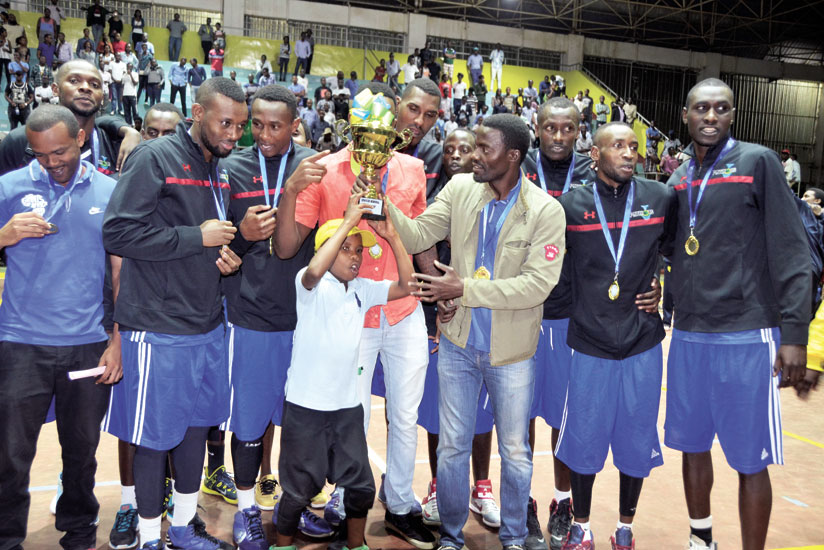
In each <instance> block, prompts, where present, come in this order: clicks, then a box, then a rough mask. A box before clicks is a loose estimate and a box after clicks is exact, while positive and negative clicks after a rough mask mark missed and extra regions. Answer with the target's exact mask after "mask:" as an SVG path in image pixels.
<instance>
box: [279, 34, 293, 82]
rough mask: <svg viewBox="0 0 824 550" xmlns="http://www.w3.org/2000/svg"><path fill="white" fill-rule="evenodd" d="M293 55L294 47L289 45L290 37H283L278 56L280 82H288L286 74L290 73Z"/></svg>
mask: <svg viewBox="0 0 824 550" xmlns="http://www.w3.org/2000/svg"><path fill="white" fill-rule="evenodd" d="M291 55H292V46H291V45H290V44H289V35H288V34H287V35H285V36H284V37H283V43H282V44H281V45H280V53H279V54H278V81H280V82H286V73H287V72H288V71H289V56H291Z"/></svg>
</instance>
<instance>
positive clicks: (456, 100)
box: [444, 73, 466, 139]
mask: <svg viewBox="0 0 824 550" xmlns="http://www.w3.org/2000/svg"><path fill="white" fill-rule="evenodd" d="M463 76H464V75H463V73H458V82H456V83H455V84H453V85H452V112H453V113H457V112H458V110H459V109H460V107H461V100H462V99H463V97H464V96H465V95H466V82H464V81H463ZM447 137H448V136H444V139H446V138H447Z"/></svg>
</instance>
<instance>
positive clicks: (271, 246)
mask: <svg viewBox="0 0 824 550" xmlns="http://www.w3.org/2000/svg"><path fill="white" fill-rule="evenodd" d="M274 253H275V245H274V242H273V241H272V237H269V255H270V256H271V255H272V254H274Z"/></svg>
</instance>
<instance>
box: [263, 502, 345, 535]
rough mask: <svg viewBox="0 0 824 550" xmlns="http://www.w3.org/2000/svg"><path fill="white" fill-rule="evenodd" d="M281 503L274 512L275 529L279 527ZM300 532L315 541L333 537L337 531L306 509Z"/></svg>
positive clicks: (273, 522) (299, 526)
mask: <svg viewBox="0 0 824 550" xmlns="http://www.w3.org/2000/svg"><path fill="white" fill-rule="evenodd" d="M279 507H280V502H278V503H277V504H275V509H274V510H273V511H272V525H274V526H275V529H277V527H278V508H279ZM298 531H300V532H301V533H303V534H304V535H306V536H307V537H310V538H313V539H322V538H325V537H329V536H332V535H333V534H334V533H335V530H334V529H332V526H331V525H329V524H328V523H327V522H326V520H325V519H323V518H322V517H320V516H318V515H316V514H314V513H312V512H310V511H309V509H308V508H304V509H303V511H302V512H301V513H300V522H299V523H298Z"/></svg>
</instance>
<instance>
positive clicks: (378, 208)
mask: <svg viewBox="0 0 824 550" xmlns="http://www.w3.org/2000/svg"><path fill="white" fill-rule="evenodd" d="M358 204H368V205H369V206H371V207H372V209H371V210H370V211H368V212H364V213H363V214H362V215H361V218H363V219H365V220H377V221H380V220H385V219H386V216H385V215H384V213H383V201H382V200H381V199H371V198H368V197H361V199H360V200H359V201H358Z"/></svg>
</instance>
